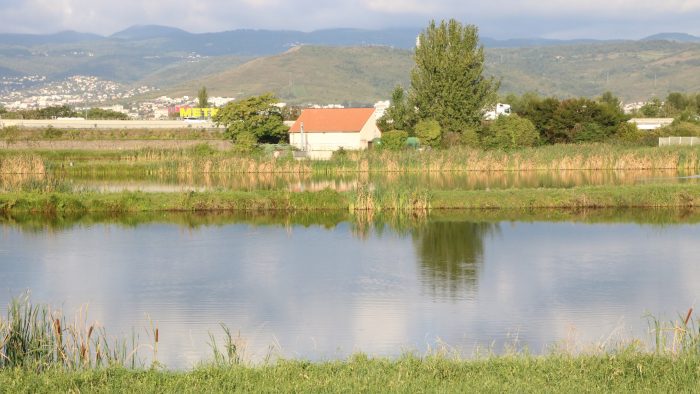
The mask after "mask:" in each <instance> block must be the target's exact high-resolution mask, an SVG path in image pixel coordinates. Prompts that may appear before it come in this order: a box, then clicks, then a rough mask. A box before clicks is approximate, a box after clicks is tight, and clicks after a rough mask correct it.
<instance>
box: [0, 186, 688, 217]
mask: <svg viewBox="0 0 700 394" xmlns="http://www.w3.org/2000/svg"><path fill="white" fill-rule="evenodd" d="M635 207H636V208H662V207H678V208H691V207H700V187H698V186H697V185H686V184H675V185H654V184H649V185H636V186H593V187H579V188H570V189H541V188H540V189H507V190H472V191H426V190H389V191H376V190H369V189H368V188H360V189H358V190H357V191H353V192H337V191H332V190H329V189H326V190H323V191H318V192H301V193H294V192H288V191H262V190H261V191H207V192H186V193H143V192H119V193H97V192H90V191H78V192H44V191H27V192H8V193H0V211H2V212H7V213H13V212H15V213H16V212H35V213H37V212H43V213H55V212H58V213H72V212H77V213H80V212H107V213H121V212H167V211H187V212H198V211H251V212H252V211H285V212H295V211H333V210H344V211H348V210H349V211H351V212H372V213H377V212H383V211H386V212H421V213H425V212H428V211H431V210H448V209H469V210H484V209H538V208H560V209H587V208H635Z"/></svg>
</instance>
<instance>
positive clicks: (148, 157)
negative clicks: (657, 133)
mask: <svg viewBox="0 0 700 394" xmlns="http://www.w3.org/2000/svg"><path fill="white" fill-rule="evenodd" d="M36 160H40V161H43V163H42V164H41V165H40V164H39V163H37V162H36ZM67 163H70V166H68V165H67ZM42 166H43V168H44V169H43V170H42V169H41V167H42ZM47 168H48V169H64V170H70V171H74V172H129V171H131V172H137V171H155V172H170V173H177V174H183V175H184V174H199V173H202V174H204V173H297V174H299V173H318V174H343V173H368V172H387V173H410V172H453V171H463V172H466V171H571V170H678V171H695V170H698V169H700V147H662V148H659V147H634V148H630V147H622V146H615V145H606V144H589V145H554V146H543V147H537V148H528V149H522V150H517V151H512V152H504V151H480V150H473V149H468V148H460V147H455V148H451V149H446V150H428V151H414V150H410V151H409V150H406V151H398V152H392V151H367V152H346V153H344V154H341V155H336V156H335V157H334V158H333V159H331V160H329V161H314V162H311V161H296V160H294V159H292V158H291V156H290V155H289V154H287V155H283V156H281V157H280V158H277V159H275V158H272V156H270V155H265V154H253V155H245V154H241V153H237V152H234V151H227V152H216V151H213V150H211V149H204V148H199V147H195V148H193V149H182V150H157V149H143V150H137V151H123V152H120V151H114V152H111V151H108V152H102V151H95V152H90V151H59V152H54V151H29V152H22V151H6V152H2V155H0V171H2V172H26V171H45V170H46V169H47Z"/></svg>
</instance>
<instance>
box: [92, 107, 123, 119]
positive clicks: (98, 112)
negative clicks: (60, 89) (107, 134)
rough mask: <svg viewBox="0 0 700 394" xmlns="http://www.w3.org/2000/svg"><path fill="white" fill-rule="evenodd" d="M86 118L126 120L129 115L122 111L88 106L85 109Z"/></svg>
mask: <svg viewBox="0 0 700 394" xmlns="http://www.w3.org/2000/svg"><path fill="white" fill-rule="evenodd" d="M86 115H87V118H88V119H102V120H128V119H129V116H128V115H127V114H125V113H122V112H117V111H112V110H105V109H102V108H90V109H89V110H88V111H87V114H86Z"/></svg>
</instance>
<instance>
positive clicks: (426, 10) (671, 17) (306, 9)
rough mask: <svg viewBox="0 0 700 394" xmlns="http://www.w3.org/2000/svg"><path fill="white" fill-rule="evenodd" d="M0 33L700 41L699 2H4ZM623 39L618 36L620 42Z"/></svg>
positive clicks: (308, 0)
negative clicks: (420, 30)
mask: <svg viewBox="0 0 700 394" xmlns="http://www.w3.org/2000/svg"><path fill="white" fill-rule="evenodd" d="M0 9H2V13H0V31H4V32H28V33H48V32H55V31H59V30H67V29H70V30H78V31H89V32H98V33H101V34H111V33H113V32H115V31H118V30H121V29H123V28H126V27H128V26H130V25H134V24H161V25H169V26H174V27H180V28H184V29H186V30H189V31H194V32H211V31H221V30H232V29H237V28H264V29H294V30H305V31H309V30H316V29H322V28H330V27H360V28H380V27H396V26H411V27H419V26H424V25H425V24H426V22H427V21H428V20H430V19H438V20H439V19H447V18H456V19H459V20H461V21H463V22H465V23H473V24H477V25H479V26H480V27H481V30H482V32H483V33H485V34H488V35H491V36H496V37H500V38H506V37H532V36H550V37H552V36H566V35H568V34H580V36H579V37H601V36H607V37H620V36H621V35H622V36H624V37H628V36H637V37H641V36H645V35H649V34H653V33H657V32H660V31H665V30H673V31H679V30H680V31H685V32H689V33H694V34H699V33H700V30H698V29H699V28H698V27H697V23H696V20H697V19H698V17H700V1H698V0H669V1H665V2H659V1H650V0H638V1H632V0H608V1H600V0H594V1H591V0H589V1H585V0H545V1H542V0H519V1H516V0H501V1H500V2H497V3H494V2H488V3H487V2H483V1H476V0H468V1H460V0H434V1H430V2H425V1H421V0H350V1H344V2H318V1H311V0H292V1H282V0H231V1H226V0H200V1H198V2H196V3H192V2H191V1H185V0H169V1H164V0H152V1H147V2H145V1H141V0H138V1H137V0H122V1H120V2H114V1H104V0H93V1H90V0H24V1H20V0H0ZM615 34H617V36H615Z"/></svg>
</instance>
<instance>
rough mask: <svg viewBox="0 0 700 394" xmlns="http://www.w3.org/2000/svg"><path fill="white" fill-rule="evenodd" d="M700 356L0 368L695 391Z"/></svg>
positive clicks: (351, 386) (241, 385)
mask: <svg viewBox="0 0 700 394" xmlns="http://www.w3.org/2000/svg"><path fill="white" fill-rule="evenodd" d="M698 390H700V357H697V356H680V357H671V356H657V355H647V354H639V353H635V352H629V353H626V352H623V353H620V354H609V355H598V356H565V355H562V356H559V355H551V356H544V357H530V356H512V357H502V358H492V359H485V360H476V361H459V360H453V359H449V358H445V357H440V356H435V357H427V358H417V357H413V356H406V357H403V358H400V359H398V360H393V361H392V360H387V359H370V358H367V357H364V356H355V357H353V358H352V359H350V360H348V361H337V362H326V363H318V364H315V363H309V362H304V361H281V362H278V363H275V364H272V365H269V366H259V367H245V366H239V365H233V366H218V367H200V368H197V369H195V370H192V371H188V372H167V371H157V370H144V371H133V370H126V369H121V368H118V369H102V370H91V371H73V372H68V371H63V370H55V369H54V370H49V371H46V372H43V373H36V372H32V371H28V370H25V369H10V370H3V371H0V391H5V392H14V393H22V392H26V393H30V392H32V393H33V392H139V393H161V392H411V393H414V392H475V391H478V392H543V391H544V392H639V391H648V392H697V391H698Z"/></svg>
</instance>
